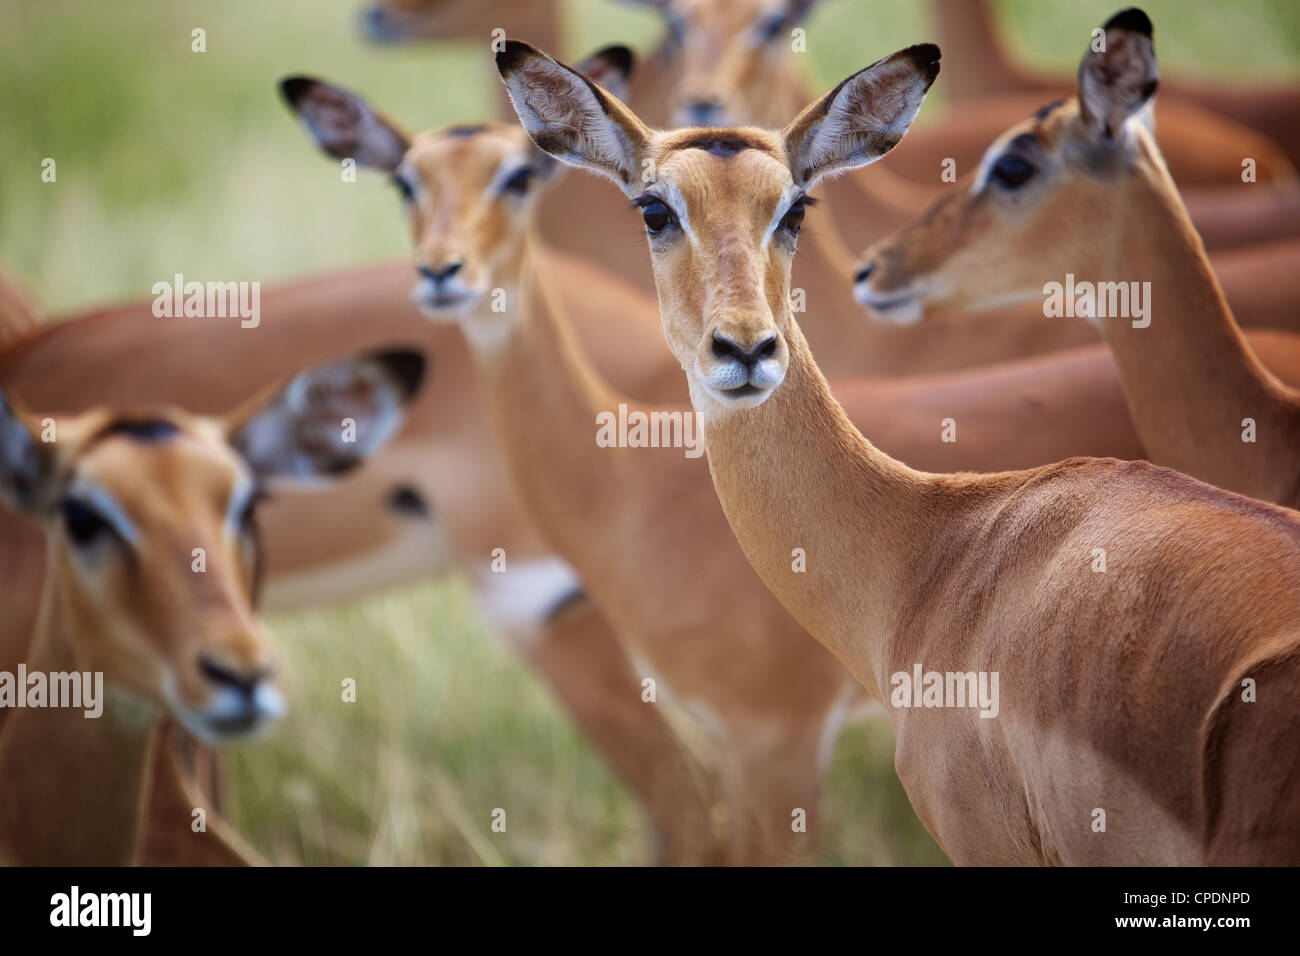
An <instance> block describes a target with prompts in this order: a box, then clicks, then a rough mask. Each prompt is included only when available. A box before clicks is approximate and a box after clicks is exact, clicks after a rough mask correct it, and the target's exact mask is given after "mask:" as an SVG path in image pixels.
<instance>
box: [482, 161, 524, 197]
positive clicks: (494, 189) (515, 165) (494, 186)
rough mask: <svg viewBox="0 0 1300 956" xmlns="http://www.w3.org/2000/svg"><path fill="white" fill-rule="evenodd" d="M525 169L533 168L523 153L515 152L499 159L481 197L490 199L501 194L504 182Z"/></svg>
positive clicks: (504, 185) (503, 189)
mask: <svg viewBox="0 0 1300 956" xmlns="http://www.w3.org/2000/svg"><path fill="white" fill-rule="evenodd" d="M525 169H529V170H533V166H532V164H531V163H530V162H528V159H527V158H526V156H524V155H521V154H515V155H512V156H507V157H506V158H505V159H503V160H501V162H500V164H499V165H498V166H497V169H496V172H495V173H493V174H492V181H491V182H490V183H488V187H487V189H486V190H484V192H483V198H484V199H486V200H492V199H495V198H496V197H497V196H499V195H501V193H503V192H504V191H505V187H506V183H508V182H509V181H510V180H511V179H512V178H513V177H514V175H515V174H516V173H518V172H520V171H521V170H525ZM533 172H534V173H535V172H536V170H533Z"/></svg>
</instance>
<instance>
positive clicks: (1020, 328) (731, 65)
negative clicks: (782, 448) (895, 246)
mask: <svg viewBox="0 0 1300 956" xmlns="http://www.w3.org/2000/svg"><path fill="white" fill-rule="evenodd" d="M651 5H652V6H654V7H655V8H657V9H658V10H660V11H661V12H662V13H663V14H664V16H665V20H666V22H667V23H668V24H669V27H670V30H669V36H668V39H667V40H666V41H665V43H664V44H663V45H662V46H661V47H660V48H659V49H657V50H656V51H654V52H653V53H652V54H651V55H650V57H649V58H648V61H647V64H646V66H647V68H646V69H638V70H637V71H636V74H634V76H633V79H632V83H631V89H630V92H629V97H630V98H629V99H628V100H627V102H629V103H630V104H631V105H632V107H633V108H634V109H635V110H637V112H638V114H639V115H641V116H642V117H644V118H647V119H648V121H649V122H651V123H659V122H664V121H666V120H667V119H668V117H669V114H673V113H675V114H677V115H678V117H679V118H681V117H683V116H689V115H691V113H692V111H694V112H695V113H699V112H700V111H701V109H703V107H702V106H701V103H704V102H708V103H713V104H715V105H714V106H713V107H712V108H713V109H714V111H715V112H718V111H725V112H728V113H731V114H732V115H733V119H734V120H736V121H742V122H759V123H762V122H764V121H766V120H767V118H770V117H783V116H786V115H789V114H790V113H791V112H793V111H794V110H795V109H796V108H797V107H798V106H800V105H802V104H803V103H804V102H805V101H806V100H807V98H808V97H809V96H810V95H812V93H813V92H814V91H813V90H810V89H809V86H808V77H807V75H806V69H805V64H806V61H807V57H805V56H799V55H796V54H794V53H793V52H792V51H791V45H790V36H789V34H790V31H791V30H792V29H793V28H794V27H796V26H798V25H799V24H801V23H802V22H803V18H804V16H805V15H806V14H807V13H808V11H809V10H810V9H811V8H812V7H813V6H814V5H815V4H814V3H813V2H812V0H780V2H776V3H772V2H760V0H672V2H662V3H660V2H655V3H653V4H651ZM516 8H517V5H513V4H512V5H510V6H509V7H505V6H504V5H499V4H493V3H485V2H480V0H394V2H388V3H381V4H379V5H377V7H376V8H375V9H376V10H379V11H381V12H377V13H373V14H370V15H369V16H370V17H371V19H372V20H373V21H375V22H378V23H382V24H384V26H385V29H384V33H385V36H386V37H388V38H389V39H400V38H405V39H412V38H418V39H429V38H432V37H435V36H440V37H447V36H454V37H465V38H469V37H472V36H475V35H477V36H478V37H479V38H480V39H481V38H482V37H486V36H491V35H492V33H491V31H492V30H493V29H494V28H500V27H503V26H504V27H506V28H509V30H510V33H511V35H514V36H533V34H531V33H525V32H523V31H522V30H520V29H518V28H516V26H515V19H514V17H515V15H516V14H515V11H516ZM548 11H549V13H550V14H551V15H553V17H558V16H559V9H558V6H556V5H554V4H553V3H551V2H550V0H546V2H543V3H539V4H537V5H535V6H534V5H531V4H530V5H529V13H528V17H529V24H528V25H530V26H531V25H532V23H534V22H538V21H541V20H545V19H546V16H547V14H548ZM519 15H520V16H522V15H523V11H522V10H520V11H519ZM547 24H548V25H546V26H541V24H540V23H538V28H539V35H540V36H541V37H542V38H545V37H547V36H555V35H556V34H558V33H559V30H558V27H557V26H556V24H555V22H554V20H550V21H547ZM475 30H477V31H479V32H478V33H477V34H475V33H474V31H475ZM538 42H539V43H541V44H542V45H544V39H543V40H539V41H538ZM692 90H693V91H696V92H695V93H692V92H690V91H692ZM692 104H694V105H692ZM1035 105H1036V104H1035ZM1016 109H1021V107H1016ZM1019 115H1022V113H1011V114H1008V113H1007V112H1006V111H1005V110H1002V111H1000V112H998V113H997V114H996V115H995V116H993V117H991V118H989V119H984V120H980V121H979V125H978V127H977V128H976V129H975V130H974V131H973V132H972V133H971V134H968V136H967V139H968V140H969V141H970V142H972V143H975V144H977V145H978V147H979V148H980V149H982V148H983V146H984V145H985V144H986V143H987V142H988V140H989V138H991V136H992V135H993V134H994V132H995V131H996V130H998V129H1001V128H1003V127H1004V126H1005V125H1006V124H1007V123H1008V122H1010V117H1011V116H1019ZM949 126H950V124H945V125H944V126H943V127H941V128H939V129H938V130H937V131H936V132H935V133H934V134H933V135H934V136H935V137H938V138H940V139H943V138H945V137H947V136H948V132H947V131H948V128H949ZM1162 128H1163V127H1162ZM1176 128H1177V127H1176ZM1195 132H1196V134H1197V139H1196V142H1194V143H1192V144H1190V146H1189V147H1188V148H1187V149H1186V150H1185V152H1186V154H1187V155H1189V156H1193V157H1201V156H1203V155H1204V152H1205V150H1204V148H1203V141H1204V135H1203V131H1200V130H1196V131H1195ZM922 135H925V134H922ZM1243 135H1246V134H1243ZM914 136H915V134H914ZM912 141H913V137H909V141H908V142H909V144H913V142H912ZM913 145H914V144H913ZM1248 146H1249V140H1248V139H1243V138H1241V137H1238V138H1237V139H1236V140H1233V152H1232V162H1233V164H1234V169H1235V170H1236V174H1237V175H1238V178H1239V173H1240V157H1241V155H1244V154H1243V153H1242V152H1241V150H1242V149H1245V148H1247V147H1248ZM936 148H939V149H943V150H946V147H945V146H939V147H936ZM967 152H971V151H970V150H967ZM943 155H945V156H946V155H949V153H948V152H947V151H945V152H943ZM976 155H977V154H976ZM1261 155H1266V153H1261ZM938 169H939V164H938V161H937V160H936V161H935V163H933V164H932V165H931V166H930V167H928V169H927V177H926V179H927V182H935V183H937V178H936V177H937V175H938V173H937V170H938ZM1238 187H1240V183H1239V182H1238ZM819 188H825V189H826V191H827V193H826V194H827V198H828V199H829V200H830V202H829V206H830V208H831V212H832V216H830V217H823V218H822V219H821V221H820V222H818V223H817V224H816V225H815V227H813V228H810V229H809V230H808V232H807V234H806V235H805V236H804V242H803V251H802V255H801V256H800V259H799V266H798V269H797V271H796V273H795V284H796V286H797V287H798V288H799V290H800V292H799V295H800V298H801V300H802V302H801V304H802V306H803V308H804V310H805V312H804V314H805V316H806V317H807V319H806V325H807V332H808V335H809V338H810V341H811V342H812V344H813V346H814V348H815V349H816V351H817V354H818V355H821V356H822V357H823V358H822V360H823V363H824V365H825V367H826V368H827V370H828V371H829V372H831V373H832V374H835V375H845V376H853V377H856V376H861V375H869V376H872V377H886V378H888V377H901V376H907V375H915V374H922V373H929V372H944V371H951V370H955V369H961V368H971V367H976V366H980V365H987V364H991V363H994V362H999V361H1005V360H1007V359H1010V358H1016V357H1021V356H1028V355H1038V354H1044V353H1048V352H1053V351H1058V350H1060V349H1065V348H1070V347H1074V346H1082V345H1090V344H1093V343H1095V342H1096V333H1095V331H1094V330H1092V329H1091V328H1089V327H1087V326H1085V325H1083V324H1080V323H1060V322H1044V321H1043V320H1042V316H1041V315H1039V314H1037V313H1036V312H1035V311H1034V310H1030V309H1016V310H1011V311H1004V314H1000V315H982V316H978V317H974V318H973V319H972V317H970V316H941V317H937V318H936V319H935V321H934V322H932V323H929V324H928V325H927V326H925V327H920V328H909V329H900V328H886V327H879V326H872V325H870V324H868V323H862V322H860V321H856V320H855V319H854V318H853V309H852V306H851V302H850V299H851V297H850V292H849V290H850V288H851V285H852V280H853V274H854V273H853V261H854V256H853V252H852V250H853V249H860V248H862V247H863V246H865V245H866V244H867V243H868V242H871V241H874V240H876V239H880V238H883V237H884V236H886V235H888V234H889V233H890V232H892V231H893V230H895V229H898V228H901V227H902V226H904V225H906V224H907V223H908V222H910V221H911V219H912V218H913V217H914V216H915V215H916V214H917V213H919V212H920V211H921V210H922V209H924V208H925V207H926V206H927V205H929V204H930V203H931V202H932V201H933V200H934V199H935V197H936V195H938V194H941V193H942V192H943V191H945V190H946V189H949V188H951V187H941V186H937V185H936V186H933V187H929V186H920V185H918V184H917V183H914V182H911V181H908V180H905V179H902V178H900V177H897V176H891V175H889V173H888V172H887V171H886V170H877V173H876V175H875V176H874V177H861V176H859V177H844V178H842V179H840V180H839V181H837V182H833V183H828V184H826V185H825V187H819ZM590 192H591V191H590V190H584V189H583V187H582V185H581V183H580V182H577V181H572V180H570V181H567V182H561V183H560V185H559V186H558V188H557V189H555V190H553V191H551V193H550V195H548V196H547V198H546V202H545V205H544V207H543V214H542V217H541V220H540V221H541V223H542V234H543V237H544V238H545V239H546V240H547V242H548V244H549V245H551V246H553V247H554V248H557V249H562V250H565V251H567V252H573V253H576V254H579V255H582V256H583V257H585V258H588V259H590V260H591V261H593V262H598V263H600V265H601V266H602V267H603V268H606V269H608V270H610V271H611V272H613V273H614V274H615V275H617V276H619V277H620V278H623V279H625V280H627V281H629V282H630V283H633V284H635V285H637V286H638V287H643V288H645V289H646V290H647V291H649V290H650V288H651V285H652V281H653V278H652V276H651V275H650V273H649V270H648V269H647V268H646V262H645V259H644V256H642V255H641V254H640V250H639V249H638V248H637V247H636V245H635V244H633V243H610V242H607V241H606V238H605V237H607V236H609V235H611V234H619V233H621V232H622V231H623V230H625V229H626V228H627V227H628V224H629V215H630V214H629V212H628V210H627V208H626V204H624V203H620V202H618V197H617V194H614V193H608V194H603V193H600V192H597V193H596V194H595V195H594V196H593V195H590ZM1190 201H1191V204H1192V208H1193V215H1194V220H1195V221H1196V222H1197V225H1198V228H1200V229H1201V230H1202V231H1203V233H1204V235H1205V236H1206V239H1207V242H1208V243H1209V244H1210V247H1211V248H1212V249H1231V248H1235V247H1238V246H1242V245H1246V244H1250V243H1254V242H1257V241H1263V240H1268V239H1277V238H1284V237H1294V236H1296V235H1297V234H1298V232H1300V191H1293V192H1286V191H1283V190H1280V189H1273V188H1271V187H1269V186H1268V185H1265V184H1264V183H1262V182H1261V183H1257V184H1255V185H1253V186H1252V187H1250V188H1249V189H1243V188H1230V189H1229V190H1216V191H1213V192H1212V193H1209V194H1207V193H1206V192H1205V191H1204V190H1202V191H1198V194H1197V195H1196V196H1194V197H1192V199H1191V200H1190ZM831 220H833V221H831ZM1281 255H1282V256H1283V258H1285V259H1286V260H1288V262H1287V267H1286V268H1284V269H1283V270H1282V271H1281V276H1282V277H1284V278H1282V279H1281V280H1280V287H1279V282H1278V281H1275V282H1273V283H1270V284H1269V285H1261V284H1260V283H1258V282H1256V281H1253V277H1247V276H1243V277H1242V281H1238V275H1237V272H1238V271H1239V270H1238V269H1237V268H1233V266H1236V265H1237V263H1235V262H1234V263H1232V264H1231V266H1230V265H1229V264H1228V263H1226V262H1225V263H1223V264H1222V272H1221V274H1222V275H1223V279H1224V284H1225V288H1226V289H1227V290H1228V298H1229V301H1230V302H1231V303H1232V304H1233V306H1234V308H1236V310H1237V312H1238V316H1239V318H1240V320H1241V321H1242V323H1243V324H1244V325H1246V326H1264V327H1283V328H1296V329H1297V330H1298V331H1300V319H1297V318H1295V315H1296V310H1294V309H1291V308H1290V306H1291V304H1292V303H1293V302H1300V269H1296V268H1293V267H1292V264H1293V263H1297V262H1300V245H1298V246H1296V247H1294V248H1290V249H1286V250H1281ZM1234 258H1235V257H1234ZM1241 265H1242V267H1243V268H1244V269H1246V270H1249V269H1250V267H1251V265H1252V263H1251V262H1250V261H1246V262H1242V263H1241ZM1279 306H1281V307H1279Z"/></svg>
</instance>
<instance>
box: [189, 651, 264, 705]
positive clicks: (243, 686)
mask: <svg viewBox="0 0 1300 956" xmlns="http://www.w3.org/2000/svg"><path fill="white" fill-rule="evenodd" d="M199 671H200V673H202V674H203V676H204V677H206V678H207V679H208V680H210V681H212V683H214V684H216V685H218V686H219V687H233V688H235V690H238V691H242V692H243V693H245V694H247V695H249V696H250V697H251V696H252V694H253V691H255V690H257V685H258V684H260V683H261V682H262V680H263V679H264V678H265V677H267V676H269V674H270V671H269V670H268V669H267V668H265V667H258V668H254V669H253V670H251V671H248V672H247V673H243V674H241V673H239V672H238V671H236V670H235V669H234V668H232V667H229V666H227V665H225V664H223V663H221V662H220V661H217V660H214V659H213V658H211V657H200V658H199Z"/></svg>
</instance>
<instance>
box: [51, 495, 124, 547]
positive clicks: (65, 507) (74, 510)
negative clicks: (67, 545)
mask: <svg viewBox="0 0 1300 956" xmlns="http://www.w3.org/2000/svg"><path fill="white" fill-rule="evenodd" d="M59 507H60V510H61V511H62V513H63V528H64V530H65V531H66V532H67V533H68V539H69V540H70V541H71V542H72V543H73V544H74V545H76V546H77V547H78V548H85V547H88V546H90V545H91V544H93V543H94V542H96V541H98V540H99V539H100V538H102V537H104V536H105V535H111V534H112V533H113V528H112V526H111V525H110V524H109V523H108V522H107V521H105V520H104V519H103V518H101V517H100V516H99V514H98V513H97V512H95V511H94V510H92V509H90V508H87V507H86V506H85V505H83V504H82V503H81V502H80V501H77V500H75V499H73V498H65V499H63V501H62V502H61V503H60V506H59Z"/></svg>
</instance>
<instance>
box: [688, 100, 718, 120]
mask: <svg viewBox="0 0 1300 956" xmlns="http://www.w3.org/2000/svg"><path fill="white" fill-rule="evenodd" d="M686 115H687V116H688V117H689V118H690V121H691V124H692V125H694V126H708V125H710V124H711V123H715V122H716V121H717V118H718V117H719V116H720V115H722V101H721V100H690V101H689V102H688V103H687V104H686Z"/></svg>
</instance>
